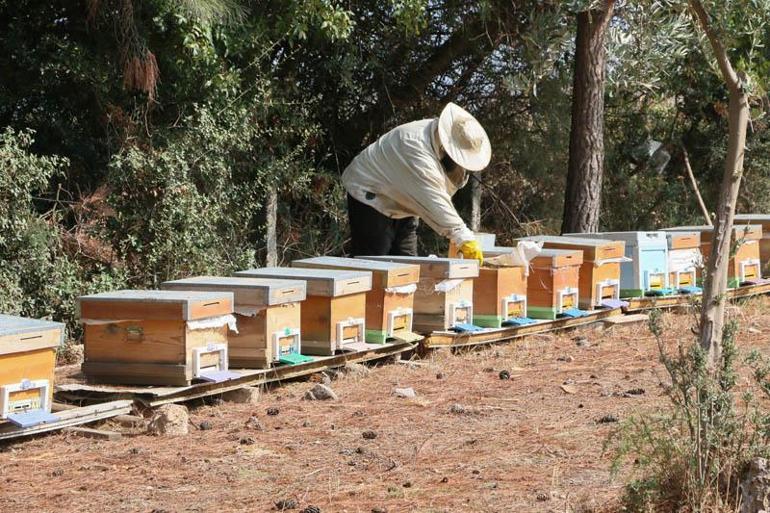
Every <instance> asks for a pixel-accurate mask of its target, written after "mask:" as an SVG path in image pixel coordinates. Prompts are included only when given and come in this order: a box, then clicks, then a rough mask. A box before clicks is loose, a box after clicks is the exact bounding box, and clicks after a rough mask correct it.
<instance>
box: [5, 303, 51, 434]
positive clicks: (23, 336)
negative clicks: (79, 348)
mask: <svg viewBox="0 0 770 513" xmlns="http://www.w3.org/2000/svg"><path fill="white" fill-rule="evenodd" d="M63 337H64V325H63V324H60V323H57V322H50V321H40V320H37V319H27V318H24V317H15V316H12V315H1V314H0V419H3V420H9V421H11V422H14V423H15V424H17V425H21V426H27V425H32V424H36V423H38V422H37V421H30V419H31V417H32V416H35V418H36V419H42V420H41V421H43V422H44V421H47V419H48V418H50V417H49V416H46V414H48V413H49V412H50V411H51V404H52V400H53V385H54V368H55V366H56V348H57V347H58V346H59V344H61V343H62V341H63ZM41 414H42V415H41Z"/></svg>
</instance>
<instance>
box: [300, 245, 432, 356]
mask: <svg viewBox="0 0 770 513" xmlns="http://www.w3.org/2000/svg"><path fill="white" fill-rule="evenodd" d="M291 265H292V266H294V267H302V268H313V269H337V270H349V271H368V272H371V273H372V289H371V290H370V291H369V292H367V293H366V341H367V342H369V343H372V344H384V343H385V342H386V341H387V340H388V339H389V338H398V339H406V340H414V339H415V336H414V333H412V323H413V316H414V291H415V290H416V289H417V282H418V281H419V280H420V268H419V266H416V265H410V264H401V263H396V262H382V261H376V260H362V259H357V258H340V257H329V256H323V257H315V258H305V259H302V260H295V261H294V262H292V264H291Z"/></svg>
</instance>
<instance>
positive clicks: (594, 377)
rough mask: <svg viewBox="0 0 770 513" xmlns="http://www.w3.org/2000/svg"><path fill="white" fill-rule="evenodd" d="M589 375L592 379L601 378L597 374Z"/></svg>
mask: <svg viewBox="0 0 770 513" xmlns="http://www.w3.org/2000/svg"><path fill="white" fill-rule="evenodd" d="M588 377H589V378H590V379H599V376H597V375H596V374H591V375H590V376H588Z"/></svg>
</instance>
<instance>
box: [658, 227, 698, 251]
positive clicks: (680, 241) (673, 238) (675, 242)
mask: <svg viewBox="0 0 770 513" xmlns="http://www.w3.org/2000/svg"><path fill="white" fill-rule="evenodd" d="M666 239H667V240H668V249H692V248H699V247H700V232H686V231H683V232H666Z"/></svg>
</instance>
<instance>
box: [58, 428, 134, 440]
mask: <svg viewBox="0 0 770 513" xmlns="http://www.w3.org/2000/svg"><path fill="white" fill-rule="evenodd" d="M63 431H64V432H65V433H72V434H74V435H78V436H82V437H85V438H93V439H94V440H106V441H108V442H116V441H118V440H120V439H121V438H123V435H121V434H120V433H118V432H116V431H103V430H101V429H91V428H85V427H68V428H64V429H63Z"/></svg>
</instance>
